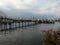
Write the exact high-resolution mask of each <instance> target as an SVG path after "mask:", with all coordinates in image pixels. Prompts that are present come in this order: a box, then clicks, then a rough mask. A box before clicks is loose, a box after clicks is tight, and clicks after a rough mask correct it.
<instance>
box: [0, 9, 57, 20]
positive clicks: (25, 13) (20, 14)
mask: <svg viewBox="0 0 60 45" xmlns="http://www.w3.org/2000/svg"><path fill="white" fill-rule="evenodd" d="M0 15H1V16H9V17H21V18H22V17H23V18H30V19H31V18H32V17H37V18H46V19H50V18H56V16H54V15H52V14H49V13H48V14H37V13H32V12H30V11H26V10H16V9H13V10H10V11H7V10H3V11H0Z"/></svg>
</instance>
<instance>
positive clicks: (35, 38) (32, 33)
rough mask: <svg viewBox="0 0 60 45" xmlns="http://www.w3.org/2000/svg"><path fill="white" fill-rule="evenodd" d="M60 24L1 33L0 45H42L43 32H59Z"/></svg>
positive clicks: (40, 25)
mask: <svg viewBox="0 0 60 45" xmlns="http://www.w3.org/2000/svg"><path fill="white" fill-rule="evenodd" d="M59 28H60V23H59V22H56V23H55V24H38V25H33V26H30V27H26V28H25V27H24V28H16V29H14V30H13V29H11V30H10V31H2V32H0V45H42V43H43V35H42V34H43V33H42V31H43V30H49V29H53V30H56V29H57V30H58V29H59Z"/></svg>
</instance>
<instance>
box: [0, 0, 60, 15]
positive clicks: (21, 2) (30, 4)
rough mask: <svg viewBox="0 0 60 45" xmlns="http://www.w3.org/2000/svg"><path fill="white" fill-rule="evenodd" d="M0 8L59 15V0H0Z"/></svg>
mask: <svg viewBox="0 0 60 45" xmlns="http://www.w3.org/2000/svg"><path fill="white" fill-rule="evenodd" d="M0 9H3V10H7V11H11V10H12V9H16V10H25V11H29V12H32V13H36V14H45V13H46V14H47V13H49V14H52V15H56V16H60V0H0Z"/></svg>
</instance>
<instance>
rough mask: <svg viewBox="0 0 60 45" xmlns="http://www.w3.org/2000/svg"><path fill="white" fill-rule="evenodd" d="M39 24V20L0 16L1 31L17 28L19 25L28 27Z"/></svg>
mask: <svg viewBox="0 0 60 45" xmlns="http://www.w3.org/2000/svg"><path fill="white" fill-rule="evenodd" d="M35 24H38V20H25V19H24V20H23V19H12V18H8V17H2V16H1V17H0V31H3V30H6V29H11V28H17V27H19V28H20V27H21V28H23V27H26V26H31V25H35Z"/></svg>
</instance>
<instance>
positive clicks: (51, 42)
mask: <svg viewBox="0 0 60 45" xmlns="http://www.w3.org/2000/svg"><path fill="white" fill-rule="evenodd" d="M43 33H44V38H43V41H44V45H60V31H53V30H52V29H51V30H48V31H45V30H44V31H43Z"/></svg>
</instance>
